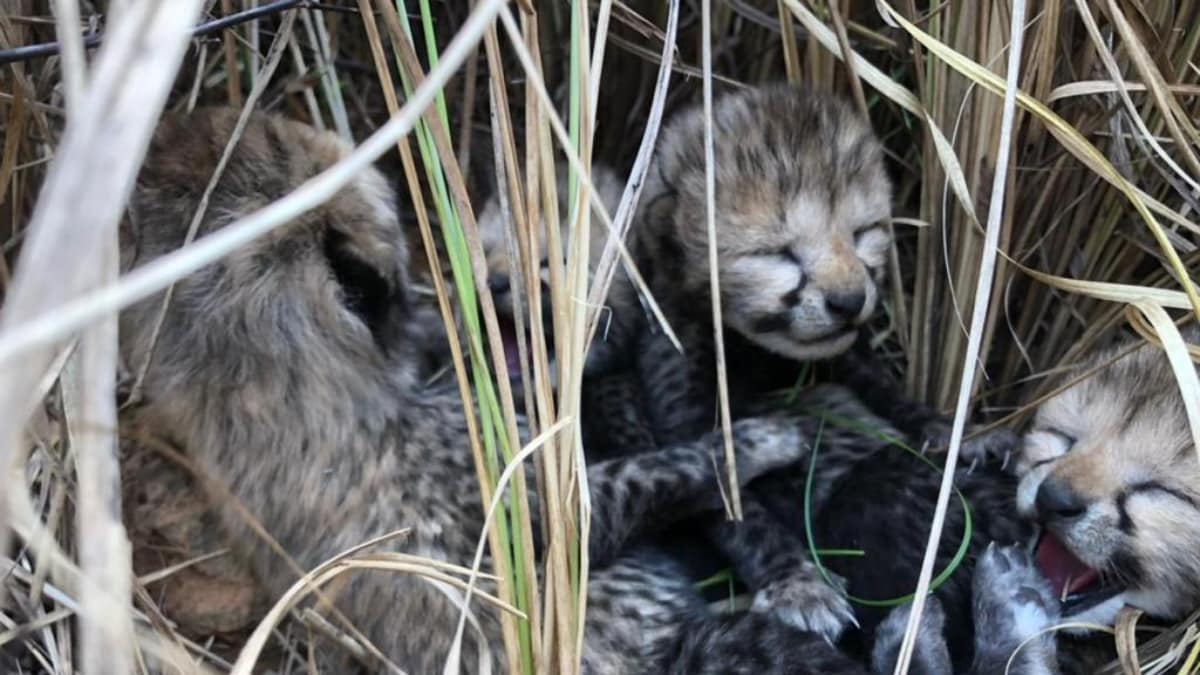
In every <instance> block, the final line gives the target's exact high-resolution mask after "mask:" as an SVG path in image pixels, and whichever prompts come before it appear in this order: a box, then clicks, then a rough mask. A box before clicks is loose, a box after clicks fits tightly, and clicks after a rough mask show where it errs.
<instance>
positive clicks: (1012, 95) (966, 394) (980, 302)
mask: <svg viewBox="0 0 1200 675" xmlns="http://www.w3.org/2000/svg"><path fill="white" fill-rule="evenodd" d="M1009 35H1010V36H1011V43H1010V46H1009V52H1008V68H1007V75H1006V78H1007V82H1006V87H1005V91H1004V108H1003V112H1002V118H1001V122H1000V138H999V145H998V148H997V150H996V173H995V176H994V180H993V182H992V196H991V201H990V202H989V208H988V220H987V229H986V236H985V243H984V248H983V255H982V257H981V260H980V262H979V267H980V269H979V277H978V286H977V287H976V289H975V307H974V311H973V313H972V315H971V328H970V333H969V335H968V338H967V349H966V356H965V357H964V360H963V369H962V382H961V383H960V384H959V390H958V403H957V406H956V407H955V410H954V425H953V427H952V428H951V431H950V448H949V449H948V451H947V454H946V460H945V465H944V467H943V468H942V472H943V473H942V484H941V487H940V489H939V491H938V501H937V510H936V511H935V512H934V516H933V524H932V525H931V526H930V533H929V542H928V544H927V545H926V548H925V559H924V560H923V561H922V563H921V574H920V577H918V580H917V588H916V590H915V591H913V601H912V611H911V612H909V616H908V627H907V629H906V630H905V632H904V640H903V642H902V643H901V645H900V654H899V657H898V659H897V661H896V675H904V674H905V673H907V672H908V668H909V665H910V664H911V662H912V657H913V650H914V648H915V646H916V639H917V630H918V628H919V627H920V622H921V612H922V611H923V610H924V607H925V598H926V596H928V594H929V586H930V583H931V581H932V580H933V567H934V563H935V562H936V560H937V552H938V545H939V543H940V542H941V538H942V527H943V525H944V524H945V520H946V508H947V507H948V506H949V504H950V493H951V492H952V489H953V485H954V471H955V467H956V466H957V463H958V452H959V449H960V448H961V446H962V438H963V430H964V429H965V427H966V422H967V414H968V408H969V406H970V399H971V391H972V388H973V386H974V380H975V376H976V368H975V364H976V363H978V362H979V354H980V349H981V347H982V342H983V331H984V323H985V322H986V320H987V314H988V301H989V300H990V299H991V290H992V280H993V278H994V276H995V265H996V258H997V254H998V248H997V244H998V243H999V241H1000V218H1001V212H1002V210H1003V209H1004V205H1005V196H1006V189H1007V187H1008V184H1007V176H1008V171H1009V157H1010V156H1011V152H1012V145H1013V126H1014V118H1015V116H1016V105H1017V103H1016V101H1017V82H1018V80H1019V75H1020V67H1021V46H1022V44H1023V42H1024V35H1025V2H1024V0H1014V2H1013V7H1012V20H1011V23H1010V28H1009Z"/></svg>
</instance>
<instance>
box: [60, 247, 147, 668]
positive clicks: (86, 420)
mask: <svg viewBox="0 0 1200 675" xmlns="http://www.w3.org/2000/svg"><path fill="white" fill-rule="evenodd" d="M116 235H117V233H116V232H115V231H113V232H111V233H110V239H109V241H108V242H105V246H104V248H103V249H101V250H100V251H98V253H99V255H98V256H97V262H98V264H99V266H100V267H101V274H100V279H99V281H100V282H101V283H111V282H113V281H115V280H116V278H117V274H118V267H119V264H118V255H119V254H118V251H117V236H116ZM116 373H117V321H116V317H115V316H110V317H106V318H105V319H102V320H101V321H98V322H96V323H95V324H93V325H91V326H89V327H88V330H87V331H85V332H84V334H83V337H82V338H81V339H80V343H79V347H78V349H77V350H76V351H75V354H74V356H73V357H72V359H71V360H70V361H68V363H67V367H66V369H65V371H64V373H63V415H64V417H65V418H66V420H67V425H68V435H69V438H70V447H71V452H72V453H73V454H74V456H75V465H76V467H77V470H78V487H77V489H76V494H77V502H78V508H77V510H76V516H77V523H78V525H77V530H76V531H77V533H78V546H79V562H80V567H81V568H82V570H83V573H84V575H85V576H86V577H87V578H88V580H89V581H90V583H88V584H86V585H84V586H83V587H82V588H81V589H80V602H81V605H82V614H83V616H84V617H85V618H87V620H86V621H85V622H84V623H83V626H82V629H83V630H82V634H81V636H80V646H81V649H82V660H83V664H84V666H85V667H86V668H87V670H88V672H93V673H105V674H107V673H112V674H113V675H118V674H121V675H123V674H124V673H129V672H132V671H133V659H134V652H133V619H132V616H131V614H130V609H131V608H130V605H129V600H128V598H129V597H130V595H131V592H132V590H133V579H132V574H133V570H132V560H131V558H132V554H131V551H130V544H129V538H128V537H127V536H126V534H125V527H124V526H123V525H122V523H121V507H120V505H121V470H120V467H119V465H118V463H117V439H116V436H115V434H112V433H109V432H108V431H106V430H107V429H115V428H116V425H117V408H116V395H115V390H116Z"/></svg>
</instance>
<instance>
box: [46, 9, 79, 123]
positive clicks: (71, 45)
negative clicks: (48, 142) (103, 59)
mask: <svg viewBox="0 0 1200 675" xmlns="http://www.w3.org/2000/svg"><path fill="white" fill-rule="evenodd" d="M54 18H55V20H56V22H57V25H58V31H57V32H58V42H59V44H61V45H62V79H63V98H64V99H65V100H66V107H67V110H68V112H73V111H74V108H75V106H78V105H80V103H81V102H82V100H83V91H84V87H85V86H86V82H87V61H86V60H85V59H84V56H83V35H82V34H81V33H80V32H79V26H80V23H81V22H80V20H79V2H78V0H55V2H54Z"/></svg>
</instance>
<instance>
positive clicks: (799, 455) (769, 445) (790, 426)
mask: <svg viewBox="0 0 1200 675" xmlns="http://www.w3.org/2000/svg"><path fill="white" fill-rule="evenodd" d="M809 422H810V420H805V419H804V418H801V417H793V416H788V415H771V416H766V417H750V418H746V419H741V420H738V421H737V422H734V424H733V427H732V428H731V429H730V431H731V432H732V434H733V447H734V452H735V453H736V454H737V468H738V482H739V483H741V484H745V483H748V482H750V481H752V480H754V479H755V478H757V477H759V476H761V475H763V474H764V473H768V472H770V471H774V470H775V469H781V468H783V467H785V466H788V465H789V464H794V463H795V462H797V461H799V460H801V459H804V458H805V457H807V456H808V453H809V451H810V449H811V446H810V445H809V442H808V441H809V435H808V434H807V433H806V427H807V426H808V423H809ZM712 438H713V440H714V441H715V447H716V449H717V451H718V452H720V450H721V448H722V441H721V432H719V431H718V432H715V433H714V434H713V436H712Z"/></svg>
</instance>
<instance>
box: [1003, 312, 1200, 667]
mask: <svg viewBox="0 0 1200 675" xmlns="http://www.w3.org/2000/svg"><path fill="white" fill-rule="evenodd" d="M1184 338H1185V339H1186V340H1188V341H1189V342H1191V343H1192V344H1198V343H1200V330H1198V329H1196V328H1195V327H1192V328H1190V329H1187V330H1185V331H1184ZM1131 348H1133V351H1132V352H1131V353H1127V354H1126V355H1124V356H1121V354H1122V353H1125V352H1129V350H1130V349H1131ZM1113 359H1116V361H1115V362H1113ZM1110 362H1111V364H1110ZM1106 364H1109V365H1106ZM1095 368H1100V370H1099V371H1098V372H1095V373H1093V374H1091V375H1088V376H1087V377H1086V379H1083V380H1081V381H1080V382H1078V383H1077V384H1074V385H1073V386H1071V387H1070V388H1069V389H1066V390H1065V391H1063V392H1061V393H1059V394H1057V395H1055V396H1054V397H1053V398H1051V399H1050V400H1048V401H1046V402H1045V403H1043V404H1042V405H1041V407H1039V408H1038V411H1037V414H1036V416H1035V417H1034V421H1033V423H1032V425H1031V427H1030V430H1029V432H1028V433H1027V434H1026V435H1025V439H1024V445H1023V448H1022V450H1021V454H1020V455H1019V459H1018V461H1017V463H1016V472H1017V475H1018V476H1019V478H1020V484H1019V487H1018V490H1017V506H1018V508H1019V509H1020V511H1021V513H1022V514H1023V515H1025V516H1027V517H1032V518H1035V519H1036V520H1037V521H1038V522H1039V523H1040V524H1041V525H1042V527H1043V530H1044V534H1043V536H1042V539H1041V541H1040V542H1039V546H1038V549H1037V559H1038V563H1039V565H1040V566H1041V567H1042V569H1043V571H1044V572H1045V574H1046V576H1047V577H1049V578H1050V579H1051V582H1052V584H1053V587H1054V592H1055V594H1056V595H1057V596H1059V597H1060V598H1062V599H1063V605H1062V612H1063V615H1064V620H1066V621H1072V622H1074V621H1079V622H1088V623H1099V624H1102V625H1111V624H1112V622H1113V620H1114V619H1115V617H1116V614H1117V612H1118V611H1119V610H1120V609H1121V608H1122V607H1123V606H1125V605H1129V606H1132V607H1135V608H1137V609H1141V610H1143V611H1145V612H1146V613H1147V614H1148V615H1150V616H1152V617H1155V618H1158V619H1163V620H1174V619H1180V618H1183V617H1184V616H1186V615H1187V614H1189V613H1190V612H1192V611H1194V610H1196V609H1197V608H1200V584H1197V582H1196V580H1197V578H1200V554H1198V553H1197V551H1198V550H1200V547H1198V542H1200V517H1198V516H1200V513H1198V508H1200V507H1198V505H1200V461H1198V460H1197V458H1196V448H1195V445H1194V443H1193V441H1192V435H1191V431H1190V428H1189V426H1188V419H1187V414H1186V412H1185V409H1184V404H1183V399H1182V396H1181V394H1180V391H1179V387H1178V385H1177V384H1176V381H1175V376H1174V374H1173V372H1172V370H1171V367H1170V364H1169V362H1168V360H1167V356H1166V354H1165V353H1163V351H1162V350H1161V349H1160V348H1158V347H1156V346H1153V345H1143V346H1140V347H1134V346H1133V344H1132V343H1126V344H1123V345H1119V346H1116V347H1112V348H1109V349H1104V350H1100V351H1098V352H1097V353H1095V354H1093V355H1092V356H1090V357H1089V358H1088V359H1086V360H1085V361H1084V362H1083V363H1082V364H1080V365H1079V366H1078V367H1077V368H1075V369H1074V370H1073V371H1072V372H1071V373H1068V374H1066V375H1065V376H1064V380H1063V381H1064V382H1071V381H1074V380H1075V379H1077V378H1079V377H1081V376H1083V375H1085V374H1086V373H1089V372H1090V371H1092V370H1093V369H1095ZM1065 665H1067V664H1064V666H1065ZM1074 667H1076V668H1078V669H1079V670H1078V672H1091V670H1088V669H1087V667H1086V666H1074Z"/></svg>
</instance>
